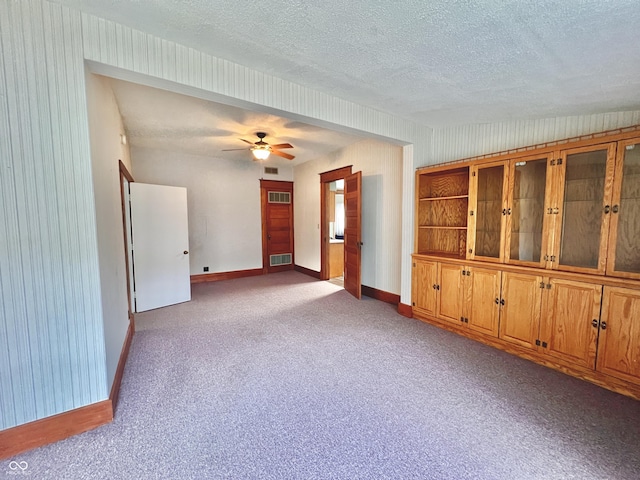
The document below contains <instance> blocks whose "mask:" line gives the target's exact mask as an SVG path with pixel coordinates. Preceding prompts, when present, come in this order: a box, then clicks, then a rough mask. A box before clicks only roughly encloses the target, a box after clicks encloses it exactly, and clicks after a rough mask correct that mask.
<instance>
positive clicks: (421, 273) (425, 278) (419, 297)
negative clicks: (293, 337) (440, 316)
mask: <svg viewBox="0 0 640 480" xmlns="http://www.w3.org/2000/svg"><path fill="white" fill-rule="evenodd" d="M437 286H438V263H437V262H430V261H427V260H415V261H414V262H413V285H412V287H413V292H412V296H413V302H412V303H413V305H412V306H413V308H414V309H416V310H418V311H419V312H420V313H424V314H427V315H432V316H435V314H436V307H437V304H436V301H437V295H436V293H437V291H438V290H437Z"/></svg>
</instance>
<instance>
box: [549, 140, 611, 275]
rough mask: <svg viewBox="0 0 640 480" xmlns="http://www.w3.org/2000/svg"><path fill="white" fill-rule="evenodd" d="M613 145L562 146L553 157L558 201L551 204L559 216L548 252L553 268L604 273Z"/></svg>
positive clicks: (553, 211)
mask: <svg viewBox="0 0 640 480" xmlns="http://www.w3.org/2000/svg"><path fill="white" fill-rule="evenodd" d="M615 146H616V145H615V143H612V144H609V145H604V146H602V145H600V146H597V147H588V148H580V149H573V150H565V151H563V152H562V155H561V158H560V159H559V160H557V162H560V165H557V167H556V168H559V173H560V178H561V179H562V182H561V184H560V192H561V193H562V194H561V198H562V202H561V203H559V202H558V203H556V206H554V207H552V214H555V215H557V216H559V217H560V218H556V219H555V235H556V238H557V240H558V241H557V242H556V248H555V249H554V250H553V251H554V252H555V253H552V254H551V261H552V262H553V266H554V267H555V268H558V269H562V270H570V271H579V272H580V271H582V272H585V273H587V272H591V273H604V267H605V261H606V248H607V232H608V228H609V218H610V215H609V212H610V210H611V205H610V200H611V179H612V178H613V167H614V162H615Z"/></svg>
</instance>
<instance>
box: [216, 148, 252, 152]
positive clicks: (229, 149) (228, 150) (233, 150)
mask: <svg viewBox="0 0 640 480" xmlns="http://www.w3.org/2000/svg"><path fill="white" fill-rule="evenodd" d="M236 150H251V149H250V148H227V149H225V150H221V151H222V152H235V151H236Z"/></svg>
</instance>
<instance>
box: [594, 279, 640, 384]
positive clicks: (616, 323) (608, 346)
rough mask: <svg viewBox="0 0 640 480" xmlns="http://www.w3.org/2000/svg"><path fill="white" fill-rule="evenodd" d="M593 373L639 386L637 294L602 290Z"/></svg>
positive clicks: (639, 296) (639, 310)
mask: <svg viewBox="0 0 640 480" xmlns="http://www.w3.org/2000/svg"><path fill="white" fill-rule="evenodd" d="M597 369H598V371H600V372H602V373H606V374H607V375H611V376H614V377H617V378H620V379H622V380H628V381H630V382H634V383H640V291H638V290H630V289H626V288H618V287H604V295H603V300H602V318H601V322H600V338H599V339H598V363H597Z"/></svg>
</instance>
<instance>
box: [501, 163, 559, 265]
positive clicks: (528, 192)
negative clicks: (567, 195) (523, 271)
mask: <svg viewBox="0 0 640 480" xmlns="http://www.w3.org/2000/svg"><path fill="white" fill-rule="evenodd" d="M551 156H552V155H551V154H546V155H538V156H535V157H524V158H518V159H516V160H511V161H510V162H509V189H508V192H507V227H506V236H505V248H506V250H505V253H504V256H505V263H512V264H516V265H526V266H532V267H540V268H544V267H545V266H546V259H545V255H547V252H548V251H549V249H550V248H551V247H552V244H551V243H550V242H549V241H548V240H549V238H550V231H551V220H552V212H551V213H549V205H548V203H549V201H550V196H551V190H552V175H551V172H552V168H550V167H549V164H550V162H551Z"/></svg>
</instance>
